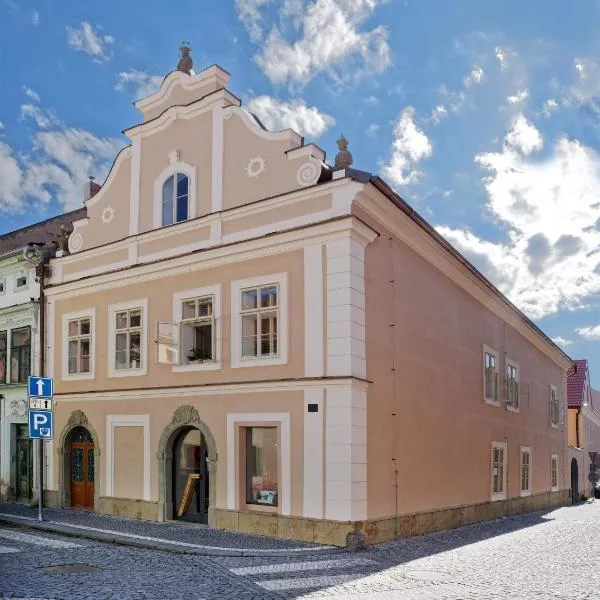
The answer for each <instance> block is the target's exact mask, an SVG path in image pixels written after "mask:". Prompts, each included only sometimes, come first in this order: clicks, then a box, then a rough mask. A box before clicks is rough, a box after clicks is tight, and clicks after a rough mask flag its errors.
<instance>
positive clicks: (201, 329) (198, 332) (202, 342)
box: [193, 323, 213, 360]
mask: <svg viewBox="0 0 600 600" xmlns="http://www.w3.org/2000/svg"><path fill="white" fill-rule="evenodd" d="M193 353H194V356H195V358H194V360H210V359H212V357H213V356H212V323H206V324H204V325H196V326H195V327H194V350H193Z"/></svg>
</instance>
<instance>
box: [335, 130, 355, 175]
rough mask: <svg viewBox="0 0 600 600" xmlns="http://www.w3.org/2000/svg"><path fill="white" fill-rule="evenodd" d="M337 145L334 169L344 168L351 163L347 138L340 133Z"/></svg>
mask: <svg viewBox="0 0 600 600" xmlns="http://www.w3.org/2000/svg"><path fill="white" fill-rule="evenodd" d="M336 143H337V145H338V148H339V152H338V153H337V155H336V157H335V167H334V168H336V169H345V168H346V167H349V166H350V165H351V164H352V154H351V153H350V152H349V150H348V140H347V139H346V138H345V137H344V134H343V133H342V135H341V137H340V139H339V140H337V142H336Z"/></svg>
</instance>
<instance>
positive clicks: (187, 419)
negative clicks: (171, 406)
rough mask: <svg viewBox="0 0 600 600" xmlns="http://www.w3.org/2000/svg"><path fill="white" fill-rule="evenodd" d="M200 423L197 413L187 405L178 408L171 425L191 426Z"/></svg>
mask: <svg viewBox="0 0 600 600" xmlns="http://www.w3.org/2000/svg"><path fill="white" fill-rule="evenodd" d="M199 422H200V415H199V414H198V411H197V410H196V409H195V408H194V407H193V406H190V405H189V404H186V405H184V406H180V407H179V408H178V409H177V410H176V411H175V412H174V413H173V418H172V419H171V423H173V425H192V424H194V423H199Z"/></svg>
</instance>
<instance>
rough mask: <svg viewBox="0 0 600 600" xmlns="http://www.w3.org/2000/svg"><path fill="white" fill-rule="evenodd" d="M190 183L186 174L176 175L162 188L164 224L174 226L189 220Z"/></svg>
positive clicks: (170, 177) (167, 180)
mask: <svg viewBox="0 0 600 600" xmlns="http://www.w3.org/2000/svg"><path fill="white" fill-rule="evenodd" d="M189 205H190V183H189V179H188V176H187V175H186V174H185V173H174V174H173V175H170V176H169V177H167V179H166V180H165V182H164V183H163V186H162V224H163V226H165V225H172V224H173V223H179V222H181V221H187V219H188V218H189V213H190V210H189Z"/></svg>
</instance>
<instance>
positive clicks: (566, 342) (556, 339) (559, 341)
mask: <svg viewBox="0 0 600 600" xmlns="http://www.w3.org/2000/svg"><path fill="white" fill-rule="evenodd" d="M552 341H553V342H554V343H555V344H557V345H559V346H563V347H564V348H566V347H567V346H570V345H571V344H572V343H573V340H567V339H565V338H564V337H561V336H560V335H559V336H557V337H554V338H552Z"/></svg>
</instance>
